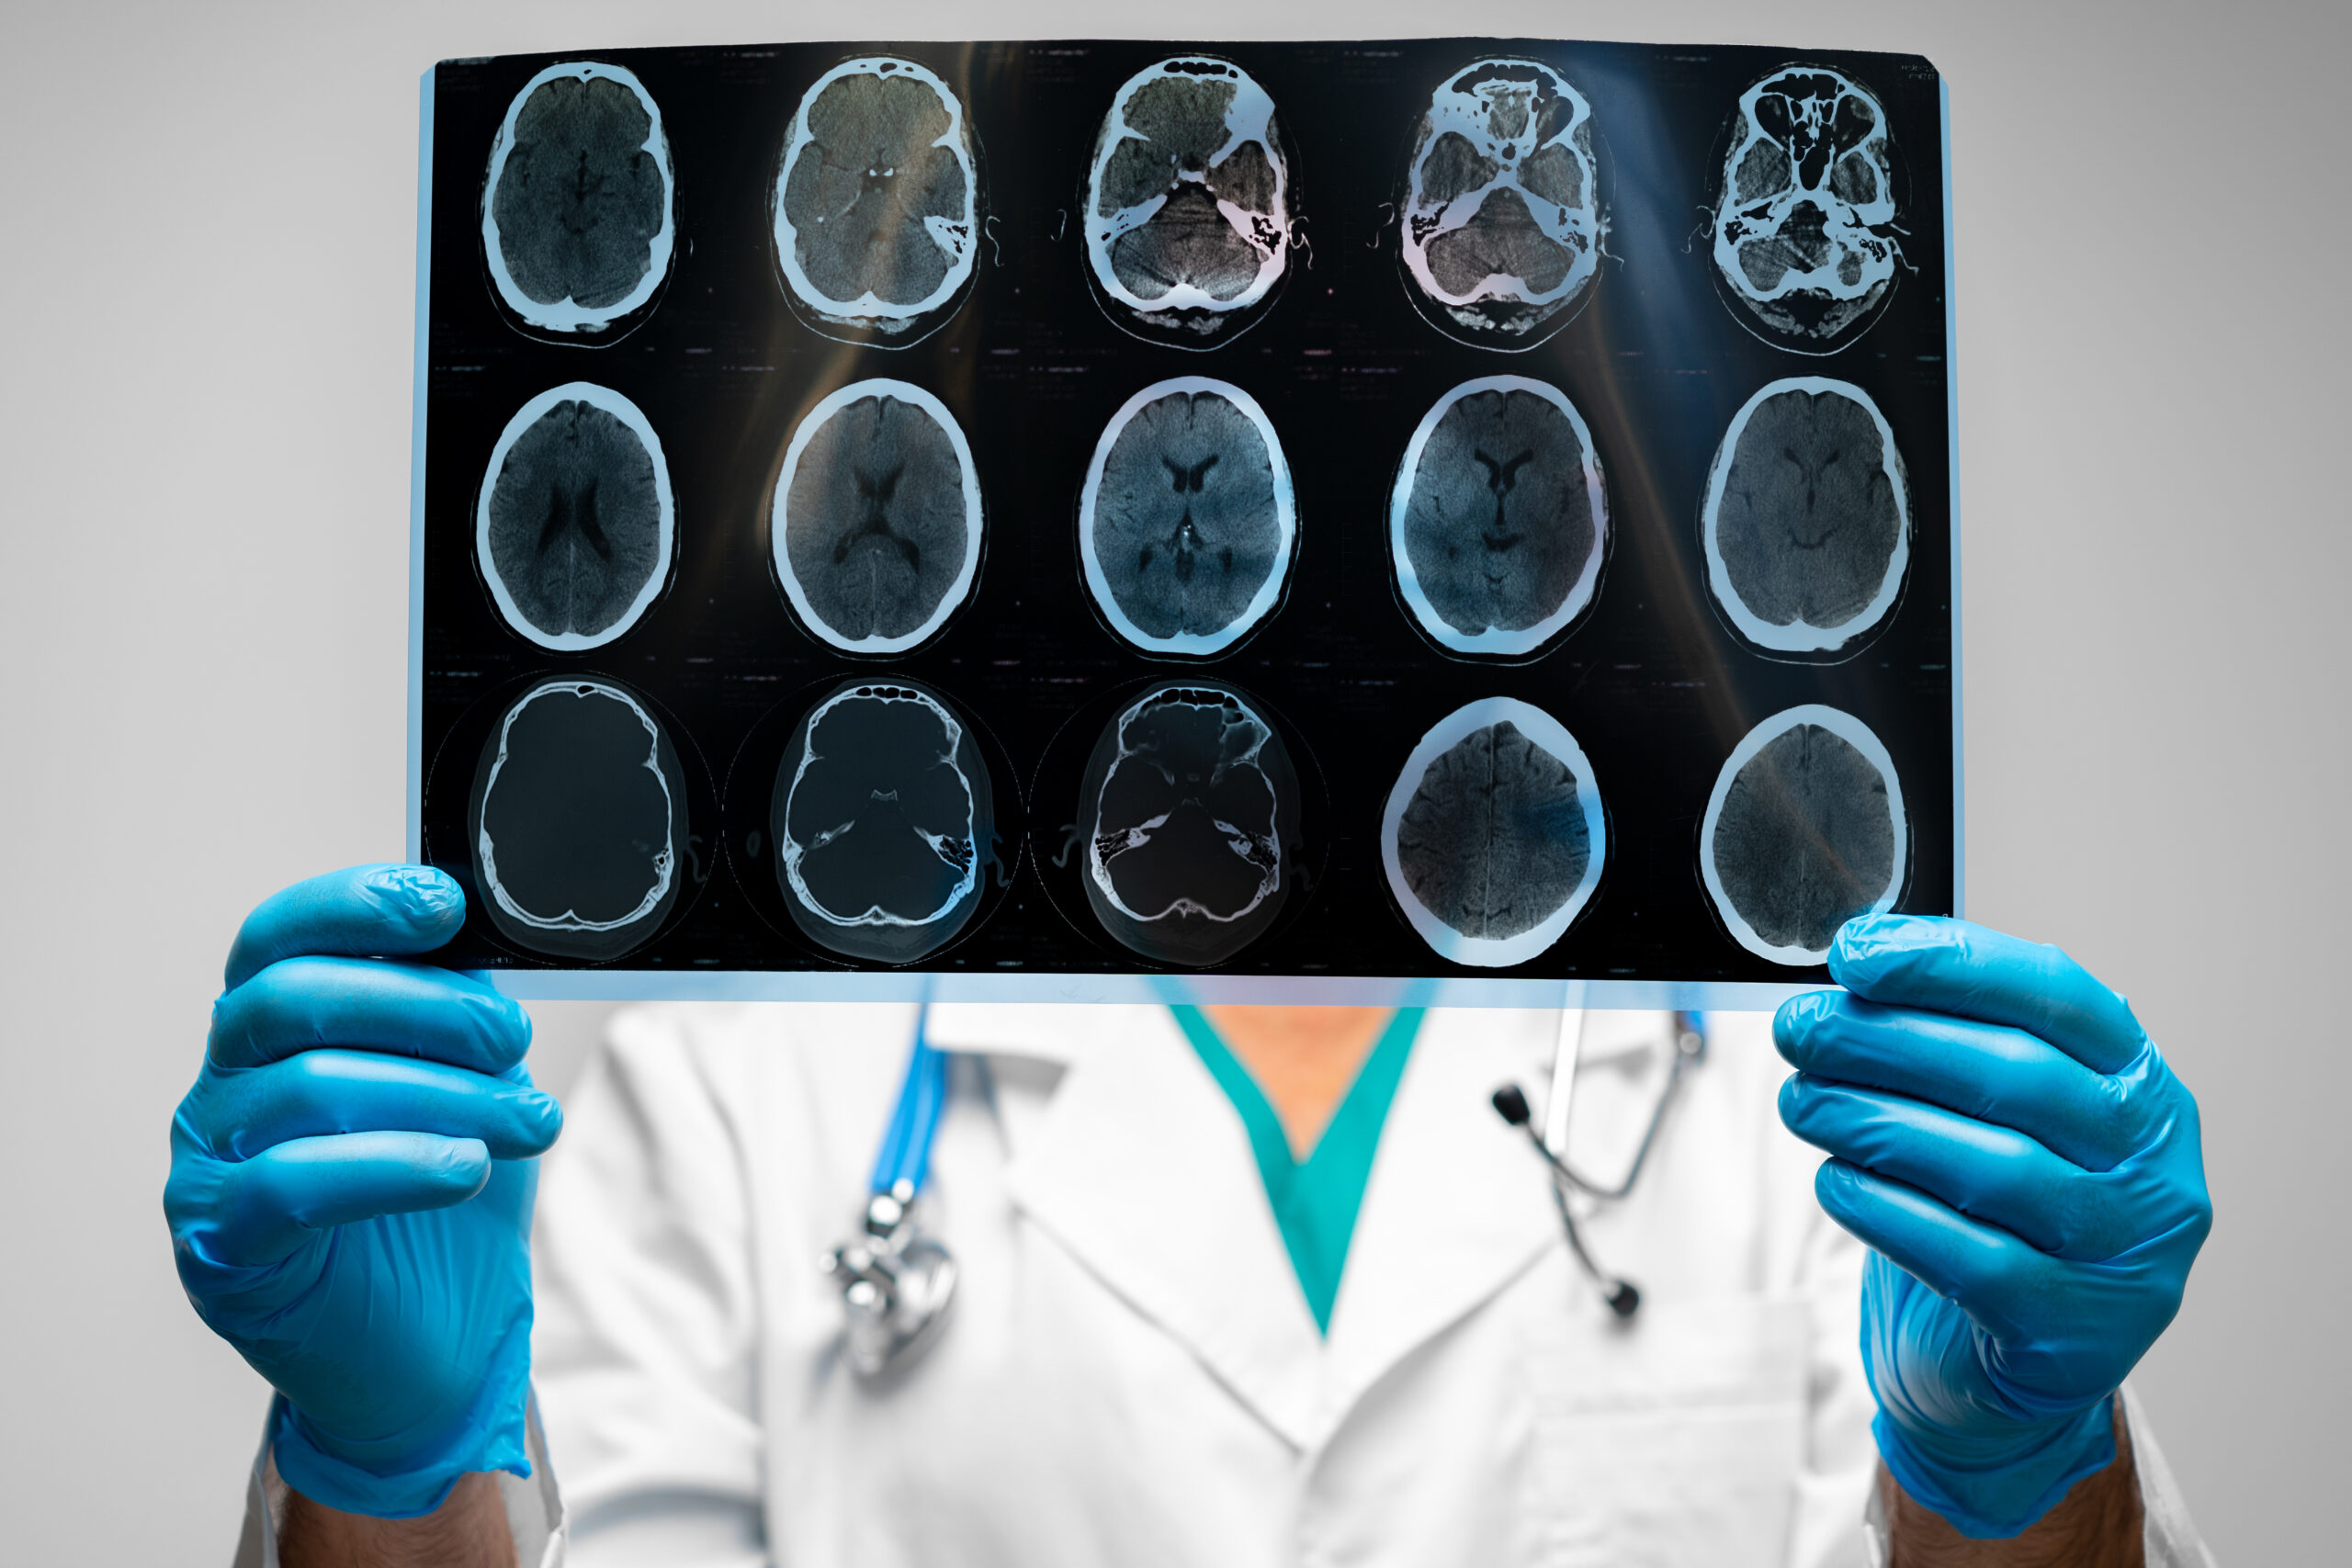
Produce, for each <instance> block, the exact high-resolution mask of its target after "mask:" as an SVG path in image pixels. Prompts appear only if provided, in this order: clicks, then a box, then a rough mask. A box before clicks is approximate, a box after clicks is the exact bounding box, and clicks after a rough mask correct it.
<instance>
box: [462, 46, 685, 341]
mask: <svg viewBox="0 0 2352 1568" xmlns="http://www.w3.org/2000/svg"><path fill="white" fill-rule="evenodd" d="M675 183H676V182H675V179H674V177H673V175H672V173H671V168H670V139H669V135H668V133H667V132H666V131H665V130H663V128H662V111H661V109H660V108H659V107H657V106H656V105H655V103H654V101H653V98H652V96H651V95H650V94H648V93H647V92H646V90H645V85H644V84H643V83H641V82H639V80H638V79H637V76H636V73H633V72H631V71H628V70H627V69H625V68H623V67H621V66H618V65H607V64H603V63H600V62H594V61H567V62H564V63H562V64H560V65H550V66H548V68H547V69H546V70H544V71H542V72H540V73H538V74H537V75H536V76H534V77H532V78H531V80H530V81H529V82H528V83H527V84H526V85H525V86H524V88H523V90H522V91H521V92H520V93H517V94H516V95H515V100H514V102H513V104H512V105H511V106H510V107H508V109H507V111H506V119H505V123H504V124H503V125H502V126H501V127H500V128H499V133H498V137H497V140H496V141H495V142H494V143H493V144H492V148H491V158H490V173H489V175H488V176H487V178H486V180H485V181H484V185H483V191H482V215H481V232H482V254H483V259H484V261H485V263H486V264H487V265H488V267H489V271H490V278H491V284H492V288H493V289H494V290H495V292H496V294H497V297H498V300H499V303H500V304H501V305H502V306H503V308H504V309H505V310H508V311H510V312H512V313H513V315H514V316H515V318H516V319H517V320H519V321H522V322H523V323H524V324H525V325H526V326H527V327H529V328H530V329H532V330H534V331H536V332H539V333H548V334H550V335H554V336H559V337H563V338H569V339H571V340H574V341H583V342H609V341H611V340H612V339H613V338H614V337H616V336H617V335H619V333H620V332H621V331H625V330H626V329H627V328H628V326H629V325H630V324H632V323H633V322H634V321H636V320H638V319H639V317H640V316H641V315H642V314H643V312H644V311H645V310H646V309H648V308H649V307H650V302H651V300H652V299H653V297H654V295H655V294H657V293H658V292H660V290H661V288H662V282H663V281H664V280H665V279H666V278H667V277H668V276H669V272H670V263H671V256H672V252H673V247H674V241H675V236H676V220H675V212H674V208H675V205H676V195H675Z"/></svg>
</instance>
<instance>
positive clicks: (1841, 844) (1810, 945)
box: [1699, 704, 1910, 964]
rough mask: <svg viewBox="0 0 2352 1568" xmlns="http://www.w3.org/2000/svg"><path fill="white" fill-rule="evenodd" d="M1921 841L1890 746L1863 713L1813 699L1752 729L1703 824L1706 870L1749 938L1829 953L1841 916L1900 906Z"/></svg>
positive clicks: (1769, 946)
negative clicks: (1913, 837) (1911, 855)
mask: <svg viewBox="0 0 2352 1568" xmlns="http://www.w3.org/2000/svg"><path fill="white" fill-rule="evenodd" d="M1909 842H1910V823H1909V820H1908V818H1905V816H1904V811H1903V788H1902V784H1900V782H1899V781H1898V780H1897V779H1896V777H1895V773H1894V759H1893V758H1891V757H1889V756H1888V755H1887V751H1886V748H1885V747H1884V746H1883V745H1882V744H1881V743H1880V741H1879V739H1878V737H1877V736H1875V735H1873V734H1871V731H1870V729H1869V728H1868V727H1867V726H1865V725H1864V724H1863V723H1862V722H1861V720H1860V719H1858V718H1856V717H1855V716H1853V715H1851V714H1849V713H1845V712H1841V711H1840V710H1838V709H1837V708H1833V707H1825V706H1822V705H1817V704H1809V705H1805V706H1803V707H1793V708H1790V709H1787V710H1786V711H1784V712H1781V713H1777V714H1774V715H1773V716H1771V717H1770V718H1768V719H1766V720H1765V721H1764V722H1763V723H1761V724H1759V725H1758V726H1757V727H1756V728H1754V729H1751V730H1749V731H1748V732H1747V738H1746V739H1743V740H1741V741H1740V743H1739V745H1738V746H1737V747H1736V749H1734V750H1733V751H1732V754H1731V756H1730V757H1729V759H1727V760H1726V761H1724V765H1723V771H1722V772H1721V773H1718V774H1717V775H1716V777H1715V787H1714V792H1713V795H1710V796H1709V798H1708V801H1707V813H1706V816H1705V818H1703V820H1702V824H1701V827H1700V834H1699V871H1700V877H1701V880H1702V882H1703V883H1704V884H1705V885H1706V889H1707V896H1708V897H1710V898H1711V899H1713V902H1714V907H1715V912H1716V913H1717V914H1718V915H1720V916H1721V917H1722V919H1723V922H1724V930H1726V931H1729V932H1730V933H1731V936H1732V939H1733V940H1734V941H1735V942H1738V943H1739V945H1740V946H1742V947H1744V948H1746V949H1747V951H1748V952H1750V953H1756V954H1757V955H1758V956H1759V957H1763V958H1769V959H1770V960H1771V961H1772V962H1773V963H1775V964H1821V963H1825V962H1826V961H1827V959H1828V956H1829V945H1830V943H1831V942H1833V941H1834V940H1836V938H1837V935H1838V927H1840V926H1842V925H1844V924H1845V923H1846V922H1847V921H1848V920H1849V919H1852V918H1853V917H1855V916H1856V915H1860V914H1871V913H1883V912H1884V911H1886V910H1888V909H1891V908H1894V901H1895V900H1896V899H1897V898H1898V897H1902V893H1903V877H1904V863H1905V853H1906V850H1907V847H1908V845H1909Z"/></svg>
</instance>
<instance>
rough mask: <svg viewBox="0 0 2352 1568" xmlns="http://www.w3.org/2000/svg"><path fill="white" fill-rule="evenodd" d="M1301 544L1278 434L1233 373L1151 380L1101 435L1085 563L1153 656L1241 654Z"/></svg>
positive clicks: (1089, 484) (1103, 605) (1107, 610)
mask: <svg viewBox="0 0 2352 1568" xmlns="http://www.w3.org/2000/svg"><path fill="white" fill-rule="evenodd" d="M1297 542H1298V523H1297V514H1296V510H1295V505H1294V502H1293V498H1292V491H1291V478H1290V466H1289V464H1288V463H1286V462H1285V461H1284V460H1283V449H1282V443H1281V442H1280V441H1279V440H1277V439H1276V438H1275V435H1274V427H1273V423H1272V421H1270V420H1269V419H1267V417H1266V411H1265V410H1264V409H1262V408H1261V407H1259V406H1258V402H1257V400H1256V399H1254V398H1252V397H1250V394H1249V393H1247V392H1245V391H1243V390H1242V389H1240V388H1238V387H1236V386H1234V385H1232V384H1231V383H1229V382H1226V381H1212V380H1210V379H1208V378H1205V377H1200V376H1186V377H1182V378H1178V379H1175V380H1172V381H1161V382H1159V383H1157V384H1156V385H1153V386H1149V387H1147V388H1145V389H1143V390H1142V391H1140V392H1137V393H1136V395H1135V396H1134V397H1132V398H1129V399H1128V400H1127V401H1126V404H1125V407H1123V408H1121V409H1120V410H1119V412H1117V413H1116V414H1114V416H1112V419H1111V423H1110V424H1109V425H1108V426H1106V427H1105V428H1104V430H1103V436H1102V439H1101V440H1100V441H1098V442H1097V443H1096V444H1095V447H1094V460H1093V462H1092V464H1091V466H1090V467H1089V468H1088V469H1087V474H1086V487H1085V489H1084V490H1083V491H1081V492H1080V497H1079V519H1078V543H1079V558H1080V566H1081V567H1082V569H1083V570H1084V573H1085V577H1086V586H1087V589H1088V591H1089V592H1091V593H1092V594H1093V596H1094V603H1095V605H1096V607H1097V608H1098V609H1100V610H1101V611H1102V614H1103V619H1104V620H1105V621H1107V622H1109V623H1110V625H1111V627H1112V629H1113V630H1114V631H1115V632H1116V633H1117V634H1118V635H1119V636H1120V637H1124V638H1125V639H1126V640H1127V641H1128V642H1130V643H1132V644H1134V645H1135V646H1136V648H1139V649H1143V650H1144V651H1145V652H1147V653H1154V654H1162V655H1170V656H1176V657H1194V658H1207V657H1212V656H1214V655H1216V654H1220V653H1223V652H1225V651H1227V649H1231V648H1232V647H1233V646H1234V645H1235V644H1237V643H1238V642H1239V641H1240V640H1241V639H1242V638H1243V637H1247V636H1248V635H1249V634H1250V632H1251V631H1252V630H1254V629H1255V628H1256V627H1257V626H1258V625H1259V623H1261V621H1263V620H1264V619H1265V618H1266V617H1267V616H1268V615H1271V614H1272V612H1273V610H1274V607H1275V605H1277V604H1280V603H1281V601H1282V596H1283V587H1284V585H1285V583H1286V582H1287V581H1288V578H1289V575H1290V566H1291V558H1292V557H1293V555H1294V554H1295V549H1296V546H1297Z"/></svg>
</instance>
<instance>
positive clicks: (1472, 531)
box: [1388, 376, 1609, 659]
mask: <svg viewBox="0 0 2352 1568" xmlns="http://www.w3.org/2000/svg"><path fill="white" fill-rule="evenodd" d="M1388 544H1389V557H1390V561H1391V564H1392V565H1393V567H1394V569H1395V570H1396V573H1397V592H1398V593H1399V594H1400V595H1401V596H1402V597H1403V599H1404V601H1405V604H1406V607H1407V608H1408V610H1410V611H1411V612H1412V615H1413V619H1414V620H1415V621H1416V622H1417V623H1418V624H1419V626H1420V628H1421V630H1422V631H1424V632H1426V633H1427V634H1428V635H1429V637H1430V639H1431V640H1432V641H1434V642H1436V643H1437V645H1438V646H1439V647H1441V648H1442V649H1446V650H1447V651H1449V652H1452V653H1456V654H1463V655H1468V656H1473V657H1479V656H1484V657H1491V658H1501V659H1510V658H1523V657H1526V656H1528V655H1531V654H1533V653H1535V652H1537V651H1538V650H1540V649H1543V648H1544V647H1545V646H1546V645H1547V644H1549V643H1550V642H1552V641H1553V639H1555V637H1559V636H1560V635H1561V634H1562V633H1563V632H1565V631H1566V629H1567V628H1568V627H1569V626H1571V625H1573V624H1574V623H1575V622H1576V620H1577V617H1578V616H1579V615H1583V614H1584V612H1585V610H1586V609H1587V608H1588V607H1589V605H1590V604H1592V601H1593V597H1594V594H1595V593H1596V592H1597V591H1598V589H1599V587H1600V569H1601V564H1602V562H1603V560H1604V559H1605V558H1606V555H1607V551H1608V545H1609V499H1608V491H1607V487H1606V486H1605V485H1604V484H1603V482H1602V478H1601V471H1600V458H1599V457H1597V456H1596V455H1595V453H1594V451H1593V443H1592V432H1591V430H1590V429H1589V427H1588V426H1587V425H1586V424H1585V422H1584V416H1583V415H1582V414H1581V413H1579V412H1577V407H1576V405H1575V404H1574V403H1571V402H1570V401H1569V400H1568V399H1567V397H1566V394H1565V393H1563V392H1562V391H1561V390H1560V389H1558V388H1556V387H1554V386H1551V385H1549V384H1547V383H1545V382H1543V381H1536V380H1531V379H1529V378H1526V377H1524V376H1487V377H1481V378H1478V379H1476V380H1473V381H1464V383H1463V384H1462V385H1460V386H1458V387H1456V388H1454V389H1453V390H1452V391H1450V392H1448V393H1446V394H1445V395H1444V396H1443V397H1442V398H1440V399H1439V400H1437V402H1436V404H1435V405H1434V406H1433V407H1431V408H1430V412H1428V413H1426V414H1424V415H1422V416H1421V423H1419V426H1418V427H1416V428H1415V430H1414V432H1413V438H1412V440H1411V441H1410V442H1409V443H1408V445H1407V446H1406V448H1405V457H1404V461H1403V462H1402V463H1400V464H1399V465H1398V466H1397V479H1396V483H1395V485H1394V486H1393V487H1392V489H1391V491H1390V494H1389V503H1388Z"/></svg>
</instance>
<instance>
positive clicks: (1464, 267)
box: [1399, 60, 1602, 349]
mask: <svg viewBox="0 0 2352 1568" xmlns="http://www.w3.org/2000/svg"><path fill="white" fill-rule="evenodd" d="M1598 183H1599V167H1598V164H1596V162H1595V159H1594V155H1593V142H1592V106H1591V105H1590V104H1589V103H1587V102H1586V101H1585V97H1584V95H1583V94H1582V93H1579V92H1578V91H1577V89H1576V88H1575V87H1574V86H1572V85H1570V84H1569V82H1568V80H1567V78H1566V77H1565V76H1563V75H1561V74H1560V73H1558V72H1557V71H1555V70H1553V69H1552V68H1551V67H1550V66H1547V65H1541V64H1538V63H1536V62H1533V61H1530V60H1481V61H1478V62H1475V63H1473V64H1471V65H1468V66H1465V67H1464V68H1463V69H1462V70H1460V71H1458V72H1456V73H1454V74H1453V75H1452V76H1450V77H1448V78H1447V79H1446V80H1445V82H1444V83H1443V84H1442V85H1440V86H1439V87H1438V89H1437V91H1436V92H1435V93H1434V94H1432V95H1431V96H1430V103H1429V107H1428V109H1427V111H1426V112H1424V113H1423V115H1422V116H1421V119H1420V123H1419V127H1418V128H1417V129H1416V130H1415V132H1414V137H1413V152H1412V158H1411V163H1410V166H1409V168H1408V171H1407V174H1406V182H1405V201H1404V207H1403V211H1402V212H1401V213H1400V214H1399V223H1400V229H1401V236H1402V244H1403V259H1404V265H1405V273H1406V277H1407V279H1408V287H1409V291H1410V292H1411V294H1412V295H1413V299H1414V302H1415V303H1416V304H1417V305H1419V307H1420V309H1421V311H1422V313H1423V314H1424V315H1426V316H1427V317H1428V318H1429V319H1430V321H1431V322H1433V323H1434V324H1435V325H1436V326H1437V327H1438V328H1439V329H1440V330H1441V331H1442V332H1444V333H1448V334H1449V335H1451V336H1453V337H1457V338H1460V339H1462V340H1463V341H1464V342H1465V343H1471V344H1478V345H1479V346H1481V347H1486V348H1505V349H1523V348H1529V347H1532V346H1533V345H1534V344H1538V343H1541V342H1542V341H1543V340H1544V338H1546V337H1548V336H1550V335H1551V334H1552V333H1554V332H1556V331H1557V330H1558V329H1559V328H1560V327H1561V325H1563V324H1564V323H1565V322H1566V321H1567V319H1568V318H1569V317H1570V316H1572V315H1574V314H1575V313H1576V310H1577V306H1579V305H1580V304H1582V303H1583V301H1584V299H1585V298H1586V295H1587V293H1588V292H1589V289H1590V288H1591V287H1592V283H1593V280H1594V277H1595V276H1596V269H1597V268H1598V266H1599V265H1600V242H1601V237H1602V222H1601V215H1600V196H1599V191H1598Z"/></svg>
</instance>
